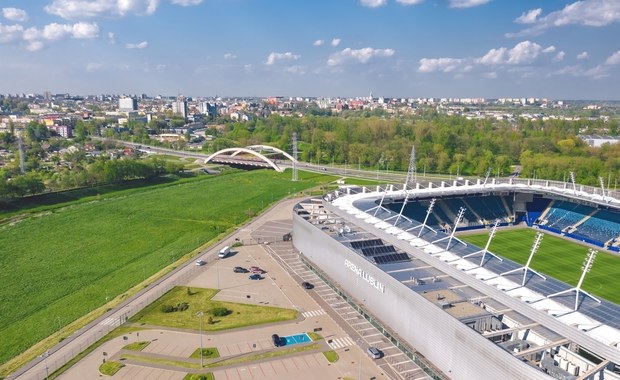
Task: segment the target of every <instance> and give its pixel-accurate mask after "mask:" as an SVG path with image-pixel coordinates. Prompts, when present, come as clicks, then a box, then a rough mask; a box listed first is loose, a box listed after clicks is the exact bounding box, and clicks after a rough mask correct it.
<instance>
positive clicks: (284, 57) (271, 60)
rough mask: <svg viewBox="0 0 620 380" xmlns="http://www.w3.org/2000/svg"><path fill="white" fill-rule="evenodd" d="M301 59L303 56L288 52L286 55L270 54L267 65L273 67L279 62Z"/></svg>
mask: <svg viewBox="0 0 620 380" xmlns="http://www.w3.org/2000/svg"><path fill="white" fill-rule="evenodd" d="M299 58H301V55H296V54H293V53H291V52H290V51H287V52H286V53H276V52H272V53H271V54H269V56H267V61H265V65H273V64H274V63H276V62H277V61H282V60H286V61H291V60H293V61H296V60H298V59H299Z"/></svg>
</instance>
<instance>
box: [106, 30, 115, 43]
mask: <svg viewBox="0 0 620 380" xmlns="http://www.w3.org/2000/svg"><path fill="white" fill-rule="evenodd" d="M108 42H109V43H111V44H115V43H116V36H115V35H114V33H112V32H108Z"/></svg>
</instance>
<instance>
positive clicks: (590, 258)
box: [547, 248, 601, 311]
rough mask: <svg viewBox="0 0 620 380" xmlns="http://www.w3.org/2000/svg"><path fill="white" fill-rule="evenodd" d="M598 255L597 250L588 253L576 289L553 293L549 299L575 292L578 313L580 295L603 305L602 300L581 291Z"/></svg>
mask: <svg viewBox="0 0 620 380" xmlns="http://www.w3.org/2000/svg"><path fill="white" fill-rule="evenodd" d="M597 254H598V251H597V250H595V249H592V248H590V251H589V252H588V256H586V258H585V260H584V261H583V266H582V267H581V270H582V272H581V278H579V283H578V284H577V286H576V287H574V288H570V289H566V290H563V291H561V292H557V293H553V294H549V295H548V296H547V298H551V297H555V296H559V295H560V294H565V293H569V292H572V291H575V293H577V294H576V295H575V311H577V308H578V306H579V293H583V294H584V295H586V296H588V297H590V298H592V299H593V300H595V301H596V302H598V303H601V300H599V299H598V298H596V297H594V296H593V295H592V294H590V293H588V292H586V291H584V290H581V284H582V283H583V279H584V278H585V277H586V273H588V272H589V271H590V269H592V264H594V259H595V258H596V255H597Z"/></svg>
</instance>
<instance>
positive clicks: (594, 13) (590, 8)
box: [506, 0, 620, 37]
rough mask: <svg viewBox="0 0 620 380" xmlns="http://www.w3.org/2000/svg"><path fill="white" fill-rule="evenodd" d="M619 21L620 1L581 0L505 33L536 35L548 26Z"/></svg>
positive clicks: (599, 23)
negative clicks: (517, 30) (512, 31)
mask: <svg viewBox="0 0 620 380" xmlns="http://www.w3.org/2000/svg"><path fill="white" fill-rule="evenodd" d="M616 22H620V1H618V0H582V1H576V2H574V3H571V4H568V5H566V6H565V7H564V8H563V9H562V10H559V11H555V12H551V13H549V14H548V15H546V16H544V17H537V18H536V19H535V21H534V22H533V23H532V26H531V27H529V28H526V29H523V30H521V31H520V32H517V33H507V34H506V36H507V37H522V36H530V35H537V34H541V33H543V32H544V31H545V30H547V29H550V28H556V27H560V26H566V25H583V26H591V27H602V26H606V25H610V24H613V23H616Z"/></svg>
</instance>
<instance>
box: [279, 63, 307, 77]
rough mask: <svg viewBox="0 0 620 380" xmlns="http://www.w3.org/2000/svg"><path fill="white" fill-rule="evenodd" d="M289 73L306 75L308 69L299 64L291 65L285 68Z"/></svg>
mask: <svg viewBox="0 0 620 380" xmlns="http://www.w3.org/2000/svg"><path fill="white" fill-rule="evenodd" d="M284 70H285V71H286V72H287V73H291V74H300V75H304V74H305V73H306V70H305V69H304V68H303V67H302V66H299V65H294V66H289V67H287V68H285V69H284Z"/></svg>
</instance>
